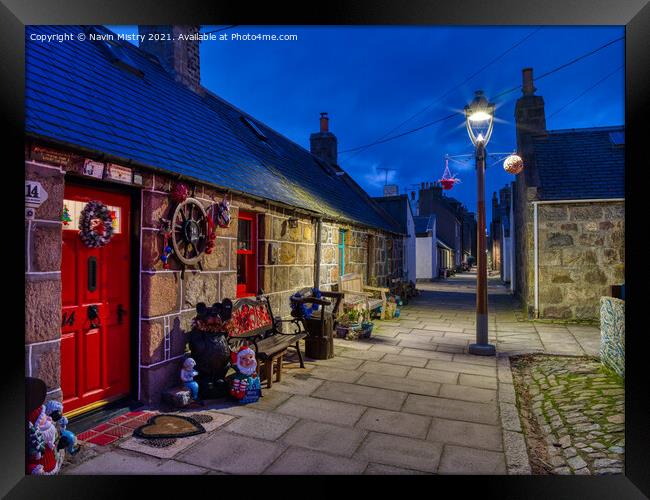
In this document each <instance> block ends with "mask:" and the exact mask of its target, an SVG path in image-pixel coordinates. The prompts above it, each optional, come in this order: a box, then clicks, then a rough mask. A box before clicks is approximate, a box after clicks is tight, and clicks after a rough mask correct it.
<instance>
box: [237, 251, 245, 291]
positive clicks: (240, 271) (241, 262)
mask: <svg viewBox="0 0 650 500" xmlns="http://www.w3.org/2000/svg"><path fill="white" fill-rule="evenodd" d="M246 257H247V256H246V255H242V254H239V255H237V284H238V285H242V284H244V283H246Z"/></svg>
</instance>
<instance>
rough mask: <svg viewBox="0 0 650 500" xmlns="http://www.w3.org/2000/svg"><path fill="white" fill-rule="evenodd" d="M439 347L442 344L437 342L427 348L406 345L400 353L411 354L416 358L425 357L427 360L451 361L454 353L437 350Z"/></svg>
mask: <svg viewBox="0 0 650 500" xmlns="http://www.w3.org/2000/svg"><path fill="white" fill-rule="evenodd" d="M400 345H401V344H400ZM438 347H440V346H439V345H435V344H430V345H428V346H427V347H426V348H416V347H405V348H404V350H403V351H402V352H401V353H400V355H404V356H411V357H415V358H425V359H427V360H430V359H437V360H441V361H451V360H452V358H453V354H452V353H448V352H440V351H438V350H436V349H437V348H438ZM425 366H426V365H425Z"/></svg>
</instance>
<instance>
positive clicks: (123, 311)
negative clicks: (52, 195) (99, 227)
mask: <svg viewBox="0 0 650 500" xmlns="http://www.w3.org/2000/svg"><path fill="white" fill-rule="evenodd" d="M92 200H97V201H100V202H102V203H104V204H105V205H107V206H108V207H109V210H110V211H111V212H112V215H113V229H114V232H113V237H112V238H111V240H110V241H109V242H108V244H106V245H105V246H103V247H101V248H89V247H87V246H86V245H85V244H84V243H83V242H82V241H81V238H80V237H79V229H78V225H79V214H80V212H81V210H83V207H84V206H85V204H86V203H87V202H89V201H92ZM64 206H65V209H67V212H68V214H69V215H70V218H71V219H72V220H71V221H70V222H69V223H68V224H67V225H64V226H63V252H62V262H61V286H62V292H61V294H62V300H61V303H62V315H61V318H62V321H61V389H62V391H63V404H64V407H65V411H66V413H70V412H72V411H73V410H79V409H82V411H83V409H86V408H87V409H92V408H94V407H96V406H97V405H98V404H101V403H103V402H105V401H110V400H113V399H117V398H118V397H119V396H123V395H126V394H128V393H129V392H130V345H129V344H130V336H129V332H130V328H129V324H130V321H129V318H130V314H131V311H129V310H128V309H129V308H130V300H131V296H130V286H129V275H130V272H129V271H130V269H129V268H130V261H131V260H130V241H129V234H130V233H129V231H130V228H129V223H130V211H131V198H130V196H129V195H128V194H122V193H118V192H114V191H110V190H104V189H97V188H88V187H82V186H74V185H66V187H65V196H64ZM95 313H96V316H97V318H96V319H93V316H94V315H95ZM75 413H77V412H75Z"/></svg>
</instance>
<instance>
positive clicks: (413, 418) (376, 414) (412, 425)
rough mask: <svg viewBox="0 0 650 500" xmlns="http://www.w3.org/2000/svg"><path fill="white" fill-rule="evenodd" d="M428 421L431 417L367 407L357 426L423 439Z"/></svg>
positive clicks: (427, 427)
mask: <svg viewBox="0 0 650 500" xmlns="http://www.w3.org/2000/svg"><path fill="white" fill-rule="evenodd" d="M430 423H431V418H430V417H425V416H422V415H413V414H409V413H404V412H398V411H388V410H379V409H377V408H368V411H366V413H364V414H363V416H362V417H361V420H359V422H358V423H357V427H359V428H361V429H366V430H369V431H375V432H381V433H384V434H396V435H398V436H407V437H413V438H420V439H424V438H425V437H426V436H427V431H428V430H429V424H430Z"/></svg>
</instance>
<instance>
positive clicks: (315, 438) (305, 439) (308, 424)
mask: <svg viewBox="0 0 650 500" xmlns="http://www.w3.org/2000/svg"><path fill="white" fill-rule="evenodd" d="M366 434H367V432H366V431H365V430H363V428H360V429H352V428H350V427H341V426H338V425H332V424H325V423H323V422H313V421H310V420H301V421H300V422H299V423H298V424H296V425H295V426H294V427H293V428H292V429H291V430H290V431H289V432H287V434H286V435H285V436H284V437H283V438H282V442H284V443H286V444H288V445H290V446H298V447H301V448H308V449H310V450H317V451H323V452H326V453H330V454H334V455H343V456H347V457H350V456H352V454H353V453H354V452H355V451H356V450H357V448H358V447H359V444H361V441H363V439H364V438H365V437H366Z"/></svg>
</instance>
